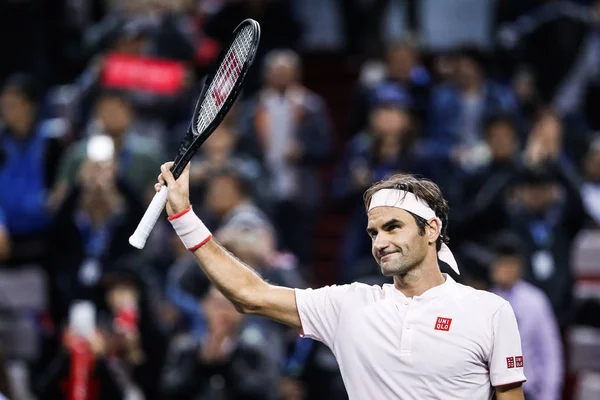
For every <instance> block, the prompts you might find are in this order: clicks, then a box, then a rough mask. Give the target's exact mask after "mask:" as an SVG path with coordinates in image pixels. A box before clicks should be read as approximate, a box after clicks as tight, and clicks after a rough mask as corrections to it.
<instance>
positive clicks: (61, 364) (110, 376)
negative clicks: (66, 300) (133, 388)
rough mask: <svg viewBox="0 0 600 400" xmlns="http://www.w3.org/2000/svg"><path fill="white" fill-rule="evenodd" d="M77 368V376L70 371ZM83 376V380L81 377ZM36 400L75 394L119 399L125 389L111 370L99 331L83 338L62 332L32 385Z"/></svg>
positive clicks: (67, 330) (60, 397)
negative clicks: (54, 351) (44, 368)
mask: <svg viewBox="0 0 600 400" xmlns="http://www.w3.org/2000/svg"><path fill="white" fill-rule="evenodd" d="M73 365H77V368H78V370H77V373H76V372H75V371H74V370H73V367H72V366H73ZM82 375H83V376H82ZM33 386H34V391H35V394H36V396H38V397H39V398H49V399H64V398H69V396H72V393H74V391H75V390H78V391H79V392H80V393H81V392H83V393H86V394H88V393H89V394H90V395H93V396H95V397H96V398H97V399H98V400H112V399H120V398H123V397H124V396H125V389H124V387H123V385H121V384H120V382H119V378H118V376H117V373H116V371H115V370H114V368H112V367H111V365H110V361H109V355H108V353H107V344H106V341H105V339H104V337H103V336H102V334H101V333H100V332H99V331H95V332H94V333H93V335H92V337H90V338H89V339H88V338H85V337H82V336H80V335H78V334H77V333H75V332H73V331H72V329H70V328H68V327H67V328H65V330H64V332H63V337H62V340H61V342H60V348H59V349H58V352H57V354H56V356H55V358H54V359H53V360H52V361H51V362H50V363H49V364H48V366H47V367H46V370H45V371H43V372H42V374H41V375H40V376H39V377H38V378H37V379H36V381H35V382H34V385H33Z"/></svg>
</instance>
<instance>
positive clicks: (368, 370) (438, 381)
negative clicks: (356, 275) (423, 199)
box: [296, 274, 526, 400]
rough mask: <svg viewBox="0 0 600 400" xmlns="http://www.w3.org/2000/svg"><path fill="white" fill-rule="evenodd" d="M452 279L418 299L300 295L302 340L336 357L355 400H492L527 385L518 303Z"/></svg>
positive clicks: (375, 290)
mask: <svg viewBox="0 0 600 400" xmlns="http://www.w3.org/2000/svg"><path fill="white" fill-rule="evenodd" d="M444 276H445V278H446V281H445V282H444V283H443V284H442V285H439V286H436V287H434V288H432V289H430V290H428V291H426V292H425V293H423V294H422V295H421V296H415V297H412V298H407V297H406V296H404V295H403V294H402V292H400V291H399V290H397V289H395V288H394V286H393V285H392V284H386V285H383V286H368V285H365V284H362V283H354V284H351V285H343V286H326V287H323V288H320V289H296V302H297V305H298V312H299V314H300V320H301V322H302V331H303V333H302V334H303V335H304V336H306V337H309V338H312V339H315V340H318V341H321V342H323V343H324V344H326V345H327V346H328V347H329V348H330V349H331V350H332V351H333V353H334V354H335V356H336V358H337V361H338V364H339V366H340V371H341V374H342V378H343V379H344V383H345V385H346V390H347V391H348V395H349V397H350V399H352V400H358V399H360V400H363V399H364V400H367V399H377V400H385V399H394V400H396V399H403V400H404V399H418V400H426V399H469V400H479V399H491V398H492V396H493V393H494V388H493V386H498V385H505V384H508V383H515V382H523V381H525V380H526V379H525V375H524V374H523V357H522V352H521V337H520V335H519V331H518V328H517V321H516V319H515V315H514V312H513V310H512V308H511V306H510V304H509V303H508V302H507V301H505V300H504V299H502V298H501V297H499V296H497V295H495V294H492V293H489V292H485V291H480V290H475V289H473V288H471V287H468V286H465V285H461V284H459V283H457V282H455V281H454V280H453V279H452V278H451V277H450V276H448V275H447V274H444Z"/></svg>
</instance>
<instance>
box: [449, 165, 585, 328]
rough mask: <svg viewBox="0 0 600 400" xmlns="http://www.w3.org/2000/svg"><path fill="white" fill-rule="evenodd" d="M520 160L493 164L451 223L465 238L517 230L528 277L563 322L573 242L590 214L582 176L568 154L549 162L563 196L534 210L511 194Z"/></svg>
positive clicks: (569, 292)
mask: <svg viewBox="0 0 600 400" xmlns="http://www.w3.org/2000/svg"><path fill="white" fill-rule="evenodd" d="M516 166H517V167H516V168H515V167H514V166H510V165H506V166H504V167H500V166H497V167H495V168H494V169H493V170H490V172H489V174H488V175H487V178H486V179H485V180H483V179H482V181H481V182H484V181H485V184H484V185H482V186H481V188H480V189H479V190H478V191H474V192H465V193H466V195H465V200H466V201H465V203H464V206H463V208H462V211H460V212H459V213H457V215H455V220H454V221H453V222H451V224H450V226H452V224H453V223H454V224H455V226H456V225H458V230H459V231H460V232H462V235H460V236H462V239H464V240H466V239H469V240H472V241H475V242H478V243H485V242H486V241H491V240H493V238H494V234H496V233H498V232H500V231H503V230H512V231H514V232H515V233H516V234H518V235H519V236H520V238H521V240H522V246H523V248H524V254H525V259H526V268H525V271H524V278H525V279H526V280H527V281H529V282H530V283H533V284H534V285H535V286H537V287H539V288H540V289H542V290H543V291H544V292H545V294H546V295H547V296H548V297H549V299H550V301H551V303H552V307H553V309H554V312H555V313H556V316H557V319H558V321H559V324H561V325H564V324H565V323H567V322H568V320H569V313H570V311H571V307H572V300H573V299H572V296H573V293H572V286H573V281H574V278H573V275H572V271H571V247H572V245H573V241H574V239H575V236H576V235H577V233H578V232H579V230H580V229H581V228H582V226H583V224H584V223H585V220H586V214H585V211H584V208H583V203H582V200H581V195H580V192H579V186H580V185H579V182H578V177H577V175H576V173H575V171H574V170H573V169H572V167H571V166H570V165H569V164H568V163H567V162H566V161H564V160H560V161H557V162H554V163H552V164H548V165H547V166H546V168H548V170H549V171H550V172H551V174H552V175H553V177H554V179H555V180H556V182H557V183H558V184H559V185H560V186H561V188H562V196H561V197H560V198H559V199H558V200H557V201H555V202H554V203H553V204H551V205H550V206H549V207H548V208H547V209H546V210H544V211H543V212H541V213H532V212H530V211H529V210H527V209H526V208H525V207H524V206H523V205H522V204H520V203H515V202H511V201H510V198H509V196H508V194H509V191H510V189H511V188H512V187H514V185H515V184H518V182H519V178H520V176H521V174H522V173H524V170H523V166H521V165H519V164H516ZM469 198H470V200H469ZM466 232H469V235H468V236H466Z"/></svg>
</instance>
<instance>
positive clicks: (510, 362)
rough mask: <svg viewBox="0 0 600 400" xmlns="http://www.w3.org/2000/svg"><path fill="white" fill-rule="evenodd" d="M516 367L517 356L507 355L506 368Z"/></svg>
mask: <svg viewBox="0 0 600 400" xmlns="http://www.w3.org/2000/svg"><path fill="white" fill-rule="evenodd" d="M514 367H515V358H514V357H506V368H514Z"/></svg>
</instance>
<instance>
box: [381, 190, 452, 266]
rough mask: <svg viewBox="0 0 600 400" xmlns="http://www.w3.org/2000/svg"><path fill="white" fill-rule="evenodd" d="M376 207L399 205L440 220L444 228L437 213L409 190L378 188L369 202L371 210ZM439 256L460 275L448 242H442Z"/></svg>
mask: <svg viewBox="0 0 600 400" xmlns="http://www.w3.org/2000/svg"><path fill="white" fill-rule="evenodd" d="M375 207H397V208H401V209H403V210H406V211H409V212H411V213H413V214H415V215H418V216H419V217H421V218H423V219H425V220H426V221H429V220H430V219H432V218H435V219H437V220H438V223H439V224H440V231H441V230H442V221H441V220H440V219H439V218H438V217H437V215H435V212H434V211H433V210H432V209H431V207H429V206H428V205H427V203H425V201H423V200H421V199H420V198H418V197H417V196H415V195H414V194H413V193H411V192H407V191H404V190H399V189H381V190H378V191H377V192H376V193H375V194H374V195H373V196H372V197H371V203H370V204H369V211H371V210H372V209H374V208H375ZM438 257H439V259H440V260H442V261H444V262H445V263H446V264H448V265H449V266H450V267H451V268H452V269H453V270H454V272H456V273H457V274H459V275H460V272H459V271H458V265H457V263H456V260H455V259H454V255H453V254H452V252H451V251H450V248H449V247H448V246H447V245H446V243H443V242H442V246H441V248H440V251H438Z"/></svg>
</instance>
